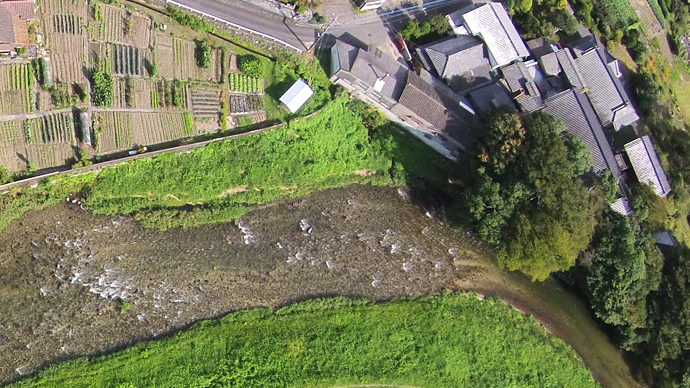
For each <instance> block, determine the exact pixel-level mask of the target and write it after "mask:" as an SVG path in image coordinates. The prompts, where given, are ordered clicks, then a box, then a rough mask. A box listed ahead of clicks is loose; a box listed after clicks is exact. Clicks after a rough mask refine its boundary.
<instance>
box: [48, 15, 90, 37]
mask: <svg viewBox="0 0 690 388" xmlns="http://www.w3.org/2000/svg"><path fill="white" fill-rule="evenodd" d="M82 24H83V21H82V19H81V18H79V17H75V16H74V15H53V29H52V31H51V32H53V33H63V34H80V33H81V31H80V28H81V26H82Z"/></svg>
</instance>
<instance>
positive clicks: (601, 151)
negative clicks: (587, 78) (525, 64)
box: [544, 89, 622, 178]
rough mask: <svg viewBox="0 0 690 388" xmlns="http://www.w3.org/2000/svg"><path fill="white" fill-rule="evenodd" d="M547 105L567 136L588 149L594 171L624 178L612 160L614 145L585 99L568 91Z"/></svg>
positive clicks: (545, 109)
mask: <svg viewBox="0 0 690 388" xmlns="http://www.w3.org/2000/svg"><path fill="white" fill-rule="evenodd" d="M545 103H546V108H544V111H545V112H546V113H548V114H550V115H552V116H554V117H556V118H557V119H559V120H561V121H562V122H563V123H564V124H565V128H566V129H567V130H568V132H570V133H571V134H573V135H575V136H577V137H578V138H580V139H581V140H582V141H583V142H584V143H585V145H587V148H589V150H590V152H591V154H592V164H593V167H594V169H595V170H597V171H598V170H604V169H608V170H610V171H611V173H612V174H613V176H614V177H616V178H618V177H620V176H621V174H622V173H621V170H620V168H619V167H618V164H617V163H616V158H615V157H614V156H613V151H612V150H611V145H610V144H609V142H608V140H607V139H606V135H605V134H604V131H603V129H602V128H601V125H600V124H599V121H598V120H597V117H596V114H595V113H594V110H593V109H592V106H591V104H590V103H589V100H588V99H587V97H586V96H585V95H583V94H582V93H580V92H577V91H575V90H573V89H568V90H566V91H563V92H561V93H558V94H557V95H555V96H553V97H550V98H548V99H547V100H546V101H545Z"/></svg>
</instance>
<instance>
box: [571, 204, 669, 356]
mask: <svg viewBox="0 0 690 388" xmlns="http://www.w3.org/2000/svg"><path fill="white" fill-rule="evenodd" d="M588 253H591V254H592V256H591V258H590V257H588V256H589V255H584V258H583V260H581V262H580V264H581V267H582V269H583V272H584V279H583V282H582V283H583V285H584V288H585V289H586V291H587V294H588V297H589V300H590V302H591V305H592V309H593V310H594V312H595V314H596V315H597V316H598V317H599V318H600V319H601V320H602V321H604V322H605V323H607V324H609V325H611V326H613V327H614V328H615V329H616V331H617V333H618V335H619V337H620V338H619V343H621V345H622V346H623V347H624V348H625V349H628V350H631V349H632V348H633V347H634V345H635V344H636V343H638V342H640V341H641V340H643V339H644V334H643V333H644V330H640V329H644V328H646V327H647V296H648V295H649V294H650V292H652V291H655V290H657V289H658V287H659V282H660V281H661V268H662V266H663V262H664V258H663V256H662V255H661V252H659V250H658V249H657V248H656V246H655V245H654V239H653V238H652V237H651V236H650V235H649V234H647V233H644V232H643V231H642V230H640V227H639V225H638V224H637V223H636V222H635V221H634V220H632V219H630V218H628V217H625V216H623V215H620V214H618V213H615V212H613V211H611V210H606V211H605V212H604V214H603V217H602V220H601V222H600V223H599V225H598V227H597V231H596V233H595V236H594V239H593V242H592V248H591V250H590V251H589V252H588Z"/></svg>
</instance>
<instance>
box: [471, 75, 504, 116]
mask: <svg viewBox="0 0 690 388" xmlns="http://www.w3.org/2000/svg"><path fill="white" fill-rule="evenodd" d="M470 98H471V99H472V102H473V103H474V106H476V107H477V109H479V111H481V112H483V113H489V112H492V111H494V110H496V109H497V108H508V109H511V110H515V104H514V103H513V100H511V99H510V95H509V94H508V91H507V90H506V88H505V86H504V85H503V84H502V83H500V82H494V83H492V84H490V85H487V86H484V87H481V88H479V89H475V90H473V91H471V92H470Z"/></svg>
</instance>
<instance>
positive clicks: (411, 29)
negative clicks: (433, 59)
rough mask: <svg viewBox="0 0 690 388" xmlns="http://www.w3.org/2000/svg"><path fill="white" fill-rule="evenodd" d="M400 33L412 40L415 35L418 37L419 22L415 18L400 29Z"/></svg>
mask: <svg viewBox="0 0 690 388" xmlns="http://www.w3.org/2000/svg"><path fill="white" fill-rule="evenodd" d="M400 35H402V36H403V38H405V40H410V39H411V38H412V37H413V36H414V37H417V36H418V35H419V24H417V22H415V21H414V20H410V21H409V22H407V24H405V27H403V29H402V30H400Z"/></svg>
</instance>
